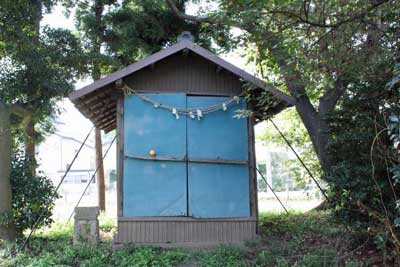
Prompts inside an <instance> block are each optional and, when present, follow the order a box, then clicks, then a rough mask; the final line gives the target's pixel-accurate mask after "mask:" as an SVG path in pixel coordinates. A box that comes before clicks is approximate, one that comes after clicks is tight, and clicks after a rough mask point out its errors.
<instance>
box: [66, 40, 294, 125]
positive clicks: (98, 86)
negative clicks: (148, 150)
mask: <svg viewBox="0 0 400 267" xmlns="http://www.w3.org/2000/svg"><path fill="white" fill-rule="evenodd" d="M185 49H188V50H190V51H192V52H194V53H195V54H197V55H199V56H201V57H203V58H205V59H207V60H209V61H211V62H213V63H215V64H216V65H218V66H220V67H221V68H223V69H225V70H227V71H229V72H231V73H233V74H235V75H236V76H238V77H240V78H242V79H243V80H246V81H248V82H250V83H252V84H254V85H255V86H257V87H258V88H260V89H262V90H266V91H268V92H270V93H271V94H272V95H274V96H275V97H277V98H278V99H280V100H281V101H282V102H283V106H290V105H292V104H293V100H292V98H291V97H290V96H288V95H286V94H284V93H282V92H281V91H279V90H277V89H276V88H275V87H273V86H271V85H268V84H267V83H265V82H264V81H262V80H260V79H258V78H257V77H255V76H253V75H251V74H249V73H247V72H246V71H244V70H242V69H240V68H238V67H236V66H234V65H232V64H231V63H229V62H227V61H225V60H223V59H222V58H220V57H218V56H217V55H214V54H213V53H211V52H210V51H208V50H206V49H204V48H202V47H200V46H198V45H196V44H195V43H193V42H191V41H189V40H187V39H183V40H181V41H180V42H178V43H177V44H175V45H172V46H170V47H168V48H166V49H163V50H161V51H159V52H157V53H155V54H153V55H151V56H149V57H147V58H145V59H143V60H141V61H138V62H136V63H133V64H131V65H129V66H127V67H125V68H123V69H121V70H118V71H116V72H114V73H111V74H109V75H107V76H105V77H103V78H101V79H99V80H97V81H95V82H93V83H92V84H89V85H87V86H85V87H83V88H81V89H79V90H76V91H73V92H72V93H71V94H70V95H69V98H70V100H71V101H72V102H73V103H74V104H75V105H76V107H77V108H78V109H79V110H80V111H81V112H82V113H83V114H84V115H85V116H86V117H88V118H89V119H90V120H91V121H92V122H93V123H94V124H95V125H96V126H97V127H99V128H101V129H103V130H105V131H110V130H112V129H114V128H115V116H113V115H115V103H110V106H109V107H108V108H110V109H111V110H112V111H113V112H109V113H110V114H109V115H108V117H105V116H104V114H102V113H103V112H100V113H101V114H97V115H96V114H94V113H96V112H94V113H91V112H90V108H89V105H86V104H85V103H83V100H87V96H89V95H90V96H93V95H95V94H97V93H99V94H101V93H102V91H103V90H105V88H106V87H108V88H109V87H110V86H113V84H115V82H116V81H118V80H120V79H123V78H124V77H127V76H129V75H131V74H133V73H135V72H137V71H139V70H141V69H143V68H146V67H148V66H151V65H152V64H154V63H156V62H158V61H160V60H162V59H164V58H167V57H168V56H171V55H173V54H175V53H177V52H179V51H182V50H185ZM108 97H109V95H108ZM90 98H93V97H90ZM96 98H98V97H96ZM103 99H104V98H103ZM89 101H90V102H91V103H93V102H94V101H91V100H89ZM106 102H107V101H106ZM108 102H110V101H108ZM114 102H115V101H114ZM104 104H106V103H104Z"/></svg>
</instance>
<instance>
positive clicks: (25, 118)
mask: <svg viewBox="0 0 400 267" xmlns="http://www.w3.org/2000/svg"><path fill="white" fill-rule="evenodd" d="M10 111H11V113H13V114H15V115H17V116H18V117H20V118H21V119H22V121H21V126H22V127H26V125H28V123H29V122H30V121H31V119H32V112H30V111H29V110H27V109H26V108H24V107H22V106H21V105H19V104H12V105H10Z"/></svg>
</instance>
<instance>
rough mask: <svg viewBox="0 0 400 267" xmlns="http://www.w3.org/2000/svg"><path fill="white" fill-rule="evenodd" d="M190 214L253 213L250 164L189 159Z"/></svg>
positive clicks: (197, 215)
mask: <svg viewBox="0 0 400 267" xmlns="http://www.w3.org/2000/svg"><path fill="white" fill-rule="evenodd" d="M188 171H189V181H188V183H189V215H190V216H193V217H202V218H219V217H246V216H250V203H249V201H250V200H249V171H248V167H247V165H235V164H209V163H189V165H188Z"/></svg>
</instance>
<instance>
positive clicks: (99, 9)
mask: <svg viewBox="0 0 400 267" xmlns="http://www.w3.org/2000/svg"><path fill="white" fill-rule="evenodd" d="M93 8H94V12H95V18H96V25H97V31H96V35H95V36H94V38H93V40H92V41H93V52H94V53H97V54H100V53H101V42H102V39H103V27H102V14H103V10H104V4H103V2H102V1H100V0H95V1H94V7H93ZM100 77H101V72H100V63H99V62H98V59H97V58H94V60H93V69H92V78H93V81H96V80H98V79H100ZM95 135H96V138H95V149H96V169H97V168H98V171H97V183H98V195H99V208H100V210H101V211H105V210H106V201H105V199H106V188H105V179H104V178H105V175H104V166H103V144H102V141H101V130H100V129H98V128H96V133H95Z"/></svg>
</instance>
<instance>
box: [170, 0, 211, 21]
mask: <svg viewBox="0 0 400 267" xmlns="http://www.w3.org/2000/svg"><path fill="white" fill-rule="evenodd" d="M167 4H168V5H169V7H170V8H171V10H172V11H173V12H174V14H175V15H176V16H177V17H178V18H180V19H183V20H189V21H192V22H195V23H208V24H215V23H217V21H216V20H215V19H212V18H210V17H196V16H191V15H187V14H185V13H183V12H182V11H180V10H179V9H178V7H177V6H176V4H175V2H174V0H167Z"/></svg>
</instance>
